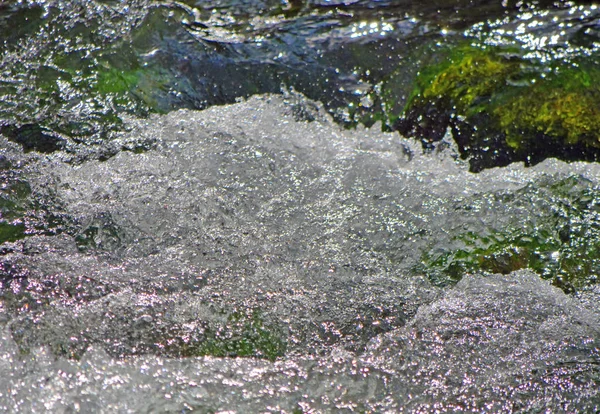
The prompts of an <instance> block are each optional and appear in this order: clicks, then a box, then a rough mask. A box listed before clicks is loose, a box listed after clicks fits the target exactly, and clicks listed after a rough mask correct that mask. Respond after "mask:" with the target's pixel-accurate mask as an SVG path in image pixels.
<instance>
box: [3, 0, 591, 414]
mask: <svg viewBox="0 0 600 414" xmlns="http://www.w3.org/2000/svg"><path fill="white" fill-rule="evenodd" d="M421 3H422V4H418V5H415V4H413V2H362V1H346V2H330V1H314V2H295V1H290V2H285V3H282V2H279V1H276V2H275V1H273V2H271V1H265V2H259V1H257V2H237V1H207V2H198V3H194V2H187V4H184V3H147V2H131V3H129V4H128V5H124V4H121V3H118V2H112V1H105V2H91V1H90V2H77V3H73V2H66V1H64V2H62V1H57V2H36V3H30V4H21V3H10V4H7V5H3V6H1V7H2V8H1V9H0V14H1V16H0V32H1V33H2V36H3V37H4V39H5V42H4V49H3V54H2V63H1V64H0V67H1V68H2V77H1V79H0V94H2V97H3V98H4V99H3V101H2V102H1V103H0V115H1V117H2V119H1V121H2V125H3V127H2V135H0V148H1V150H0V151H1V152H0V174H1V176H2V179H3V187H2V189H1V191H2V193H1V198H0V212H1V214H2V221H0V237H1V240H2V241H3V243H2V245H0V254H1V255H0V282H1V284H2V285H1V289H2V291H1V295H0V303H1V307H0V332H1V333H0V335H1V339H0V407H2V409H3V410H5V411H12V412H188V411H193V412H206V413H209V412H240V413H245V412H287V413H299V412H307V413H308V412H465V411H472V412H482V411H488V412H597V411H599V410H600V365H599V364H600V348H599V347H600V343H599V341H600V312H599V311H598V303H599V300H600V289H599V288H598V286H599V285H598V284H597V282H598V277H599V273H600V256H599V253H598V252H600V209H599V207H598V206H599V203H600V165H598V164H595V163H586V162H575V163H565V162H562V161H558V160H555V159H547V160H545V161H543V162H541V163H539V164H537V165H535V166H533V167H529V168H526V167H525V166H523V165H521V164H516V163H515V164H511V165H508V166H505V167H502V168H492V169H486V170H483V171H482V172H480V173H478V174H474V173H472V172H470V171H469V161H468V160H466V161H465V160H462V159H461V157H460V156H459V153H458V151H459V150H458V148H457V146H456V145H455V144H454V143H453V142H452V138H451V136H450V135H449V134H446V136H445V137H444V139H443V140H442V141H441V143H439V144H438V145H436V146H434V147H433V149H431V148H430V149H429V150H428V151H425V152H424V151H423V149H422V145H421V143H420V142H417V141H415V140H411V139H405V138H403V137H401V136H400V135H399V134H398V133H395V132H382V131H381V130H382V127H384V129H386V128H385V126H384V125H382V124H381V123H376V124H375V125H373V126H372V127H370V128H368V127H367V128H366V127H364V126H363V125H360V124H359V125H358V127H357V128H354V129H345V128H344V125H347V124H349V123H350V124H353V123H356V121H357V119H358V118H356V116H355V115H356V113H357V112H356V111H355V109H356V108H357V107H360V108H362V109H361V110H363V111H365V112H364V113H367V112H368V111H369V110H370V108H373V107H375V106H377V105H378V104H379V103H378V99H379V98H378V95H377V91H378V88H377V85H378V84H381V82H383V81H384V80H385V79H390V76H392V74H393V73H396V74H397V73H398V71H399V68H401V69H402V70H403V71H404V72H402V73H403V74H404V75H403V76H401V77H398V76H397V75H393V79H394V82H396V83H397V84H398V85H400V86H399V88H400V89H399V92H398V96H397V99H398V102H399V103H398V105H400V106H401V105H402V104H401V101H402V100H403V99H406V96H404V97H403V93H405V94H409V93H410V85H409V84H410V82H412V80H414V77H415V76H416V73H417V72H418V71H419V65H420V64H422V62H423V61H424V60H425V61H427V59H433V60H435V59H436V58H435V56H434V55H435V53H433V52H431V53H429V52H428V54H426V56H425V57H423V55H419V54H422V53H423V51H424V50H429V51H435V50H436V47H437V46H435V45H436V44H437V43H444V42H449V43H452V42H458V41H459V39H462V38H463V37H464V36H469V38H472V39H478V38H481V37H482V36H483V37H484V38H485V40H484V41H485V42H487V43H489V44H496V43H498V42H509V43H514V44H518V45H519V47H520V48H521V50H523V53H530V54H532V56H531V58H532V59H542V58H541V57H540V56H537V55H536V53H540V50H543V51H544V52H548V53H545V54H544V58H545V59H554V60H556V59H565V60H568V59H570V58H571V57H573V56H575V55H577V54H586V53H587V54H590V55H593V54H594V53H595V48H596V47H597V45H596V43H595V41H596V40H597V34H598V31H597V27H598V23H597V14H596V13H597V11H596V7H595V6H594V5H593V4H591V5H590V4H587V3H585V2H582V3H580V5H573V4H558V5H552V4H545V3H544V2H540V4H538V6H536V7H530V6H527V5H524V6H518V7H517V6H514V5H512V4H505V5H501V4H500V2H499V3H498V4H491V3H490V2H483V1H482V2H460V1H458V2H456V5H454V4H452V6H444V7H442V8H440V6H439V5H437V4H435V2H429V1H424V2H421ZM463 3H464V4H463ZM508 3H510V2H508ZM581 4H583V5H581ZM15 22H17V23H18V24H17V23H15ZM524 22H527V24H526V25H525V27H530V29H528V30H526V33H523V32H522V30H521V29H519V28H520V27H521V25H523V24H525V23H524ZM534 22H535V24H534ZM560 24H564V25H566V26H565V27H567V28H565V27H560V28H559V27H558V25H560ZM527 25H529V26H527ZM484 26H485V27H484ZM559 29H560V30H559ZM483 31H485V33H486V34H485V36H484V35H482V33H483ZM550 33H560V36H558V37H555V38H552V37H551V36H550V35H549V34H550ZM32 34H33V35H32ZM543 38H545V39H546V40H544V41H543V42H545V44H543V45H541V43H540V42H542V40H541V39H543ZM549 39H553V40H552V42H553V43H552V45H550V46H548V44H547V43H548V42H549V41H550V40H549ZM595 39H596V40H595ZM429 55H431V56H433V57H431V56H429ZM427 56H429V57H427ZM282 84H283V86H282ZM402 85H404V86H402ZM297 91H300V92H302V94H301V93H299V92H297ZM403 91H404V92H403ZM265 93H274V94H265ZM255 94H259V95H255ZM306 96H308V97H309V98H311V99H309V98H307V97H306ZM239 98H247V99H239ZM236 99H238V102H237V103H234V102H235V101H236ZM226 103H228V104H227V105H220V106H219V105H216V104H226ZM182 108H183V109H182ZM353 108H354V109H353ZM197 109H203V110H202V111H198V110H197ZM386 110H389V108H386ZM157 112H158V113H157ZM375 118H376V117H373V118H372V119H371V121H374V120H375ZM370 123H371V122H367V125H369V124H370ZM388 129H389V128H388Z"/></svg>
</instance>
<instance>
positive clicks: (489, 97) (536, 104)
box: [395, 45, 600, 171]
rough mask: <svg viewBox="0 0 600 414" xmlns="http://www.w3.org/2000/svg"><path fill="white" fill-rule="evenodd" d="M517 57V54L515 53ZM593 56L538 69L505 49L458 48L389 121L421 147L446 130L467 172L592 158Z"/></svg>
mask: <svg viewBox="0 0 600 414" xmlns="http://www.w3.org/2000/svg"><path fill="white" fill-rule="evenodd" d="M521 54H522V53H521ZM596 59H597V58H596V57H594V56H592V57H588V58H587V59H584V58H582V59H580V60H579V61H573V62H561V63H552V64H551V65H542V64H540V63H539V62H536V61H534V60H529V59H525V58H524V57H521V56H520V53H519V51H518V50H517V51H515V50H514V49H506V48H495V47H479V46H471V45H469V46H456V47H452V48H449V50H448V51H447V52H446V57H445V58H444V59H443V61H442V62H441V63H438V64H435V65H433V66H431V67H428V68H424V69H423V70H422V71H421V72H420V73H419V74H418V76H417V78H416V86H415V89H414V90H413V92H412V95H411V96H410V98H409V99H408V102H407V104H406V106H405V108H404V112H403V114H402V115H401V116H400V117H399V118H398V119H397V120H396V121H395V128H396V129H398V130H400V131H401V132H402V133H403V134H405V135H409V136H415V137H418V138H420V139H422V140H424V141H425V142H434V141H438V140H440V139H441V138H442V137H443V136H444V134H445V133H446V131H447V129H448V128H450V129H451V131H452V133H453V137H454V139H455V140H456V142H457V143H458V145H459V149H460V151H461V153H462V155H463V156H465V157H467V156H471V157H472V160H471V168H472V169H473V170H476V171H477V170H480V169H481V168H486V167H491V166H497V165H506V164H508V163H510V162H512V161H526V162H527V163H530V164H531V163H535V162H537V161H539V160H541V159H544V158H546V157H550V156H556V157H558V158H561V159H565V160H571V159H595V158H596V156H597V154H598V151H599V148H600V86H599V85H600V71H598V69H597V65H595V60H596Z"/></svg>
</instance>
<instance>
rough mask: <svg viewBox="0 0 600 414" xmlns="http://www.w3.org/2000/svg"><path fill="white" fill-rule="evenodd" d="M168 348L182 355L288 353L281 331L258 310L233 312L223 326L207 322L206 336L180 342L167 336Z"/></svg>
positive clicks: (267, 355)
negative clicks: (269, 323)
mask: <svg viewBox="0 0 600 414" xmlns="http://www.w3.org/2000/svg"><path fill="white" fill-rule="evenodd" d="M166 343H167V344H168V345H167V346H166V348H165V351H166V353H167V354H168V355H176V356H179V357H195V356H207V355H210V356H216V357H256V358H264V359H268V360H271V361H273V360H275V359H277V358H278V357H281V356H283V355H284V354H285V351H286V348H287V344H286V342H285V340H284V338H283V335H282V333H281V332H279V330H278V329H276V328H275V327H274V326H269V325H267V324H266V323H265V321H264V320H263V317H262V314H261V312H259V311H256V310H253V311H249V312H234V313H232V314H231V315H229V317H228V318H227V322H226V323H225V324H224V325H221V326H217V327H214V326H212V327H211V326H208V327H207V328H206V330H205V333H204V336H203V338H200V339H198V340H194V341H189V342H181V341H179V340H167V341H166Z"/></svg>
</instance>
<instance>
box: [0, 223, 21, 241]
mask: <svg viewBox="0 0 600 414" xmlns="http://www.w3.org/2000/svg"><path fill="white" fill-rule="evenodd" d="M23 238H25V224H23V223H6V222H0V243H4V242H14V241H17V240H21V239H23Z"/></svg>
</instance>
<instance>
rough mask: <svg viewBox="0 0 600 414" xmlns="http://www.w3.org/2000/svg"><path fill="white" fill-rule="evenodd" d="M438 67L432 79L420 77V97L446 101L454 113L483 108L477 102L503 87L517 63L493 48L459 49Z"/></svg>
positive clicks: (465, 112) (514, 73)
mask: <svg viewBox="0 0 600 414" xmlns="http://www.w3.org/2000/svg"><path fill="white" fill-rule="evenodd" d="M440 69H441V70H440ZM438 70H440V72H439V73H437V75H436V76H434V77H433V78H431V79H428V76H427V75H426V77H425V79H421V88H422V93H421V94H420V96H421V97H422V98H423V99H424V100H442V101H448V104H450V105H452V107H453V108H454V109H456V111H457V112H459V113H463V114H469V113H471V112H473V111H479V110H484V109H485V105H483V102H481V101H482V100H483V99H487V98H489V97H491V95H492V94H493V93H494V92H495V91H497V90H498V89H501V88H505V87H506V85H507V82H508V79H509V78H510V77H511V76H515V75H517V74H518V72H519V64H518V63H517V62H515V61H512V60H509V59H505V58H502V57H500V56H499V55H498V54H496V53H495V52H494V51H488V50H482V49H476V48H470V49H466V48H459V49H458V50H457V51H456V52H455V53H454V55H453V56H452V57H451V58H450V60H449V62H446V63H445V64H442V65H441V67H439V68H438ZM429 76H430V75H429Z"/></svg>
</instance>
